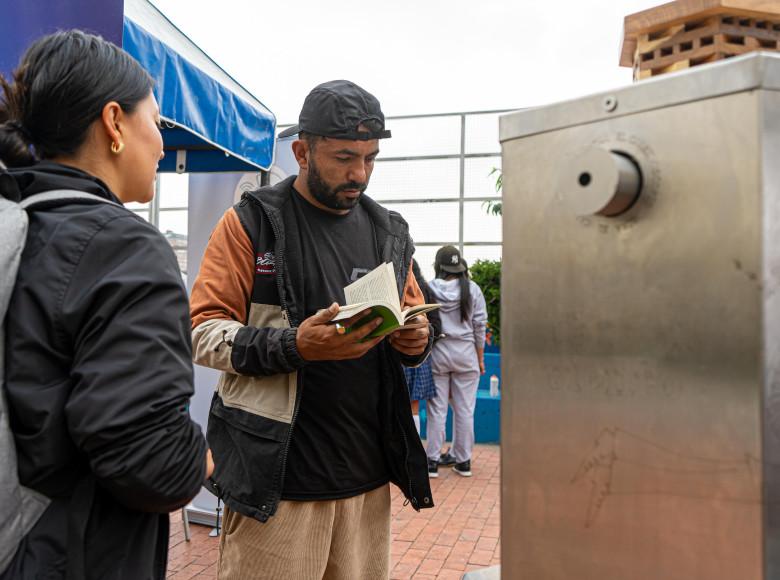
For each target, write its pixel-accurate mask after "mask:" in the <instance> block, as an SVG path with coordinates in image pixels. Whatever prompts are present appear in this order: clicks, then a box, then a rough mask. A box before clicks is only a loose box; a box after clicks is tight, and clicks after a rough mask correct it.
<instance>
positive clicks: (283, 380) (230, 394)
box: [217, 373, 298, 423]
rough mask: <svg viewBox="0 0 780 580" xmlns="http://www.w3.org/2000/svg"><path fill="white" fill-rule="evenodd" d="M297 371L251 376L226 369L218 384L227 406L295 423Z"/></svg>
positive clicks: (220, 394) (219, 391)
mask: <svg viewBox="0 0 780 580" xmlns="http://www.w3.org/2000/svg"><path fill="white" fill-rule="evenodd" d="M297 374H298V373H289V374H281V375H270V376H267V377H250V376H245V375H235V374H232V373H222V376H221V377H220V378H219V383H218V384H217V392H218V393H219V396H220V397H221V398H222V402H223V404H224V405H225V407H232V408H235V409H241V410H243V411H246V412H247V413H251V414H253V415H259V416H260V417H265V418H267V419H273V420H275V421H282V422H284V423H291V422H292V415H293V408H294V407H295V390H296V388H297V387H296V385H297Z"/></svg>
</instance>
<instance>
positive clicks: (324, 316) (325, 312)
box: [313, 302, 339, 324]
mask: <svg viewBox="0 0 780 580" xmlns="http://www.w3.org/2000/svg"><path fill="white" fill-rule="evenodd" d="M338 313H339V305H338V302H334V303H333V304H331V305H330V306H328V307H327V308H323V309H322V310H320V311H319V312H317V314H315V315H314V317H313V318H314V319H315V320H316V321H317V322H319V323H320V324H325V323H326V322H330V321H331V320H333V317H334V316H336V315H337V314H338Z"/></svg>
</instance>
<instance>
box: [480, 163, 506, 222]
mask: <svg viewBox="0 0 780 580" xmlns="http://www.w3.org/2000/svg"><path fill="white" fill-rule="evenodd" d="M496 174H498V175H496ZM493 175H496V178H495V179H496V184H495V186H496V193H501V189H502V188H503V186H504V174H503V173H501V170H500V169H499V168H498V167H494V168H493V169H492V170H491V171H490V173H488V177H492V176H493ZM483 206H484V207H485V211H487V212H488V213H489V214H492V215H502V212H503V208H502V206H501V202H500V201H486V202H485V203H484V204H483Z"/></svg>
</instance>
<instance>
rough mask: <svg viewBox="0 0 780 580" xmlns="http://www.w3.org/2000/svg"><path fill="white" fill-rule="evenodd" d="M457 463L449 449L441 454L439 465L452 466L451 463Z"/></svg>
mask: <svg viewBox="0 0 780 580" xmlns="http://www.w3.org/2000/svg"><path fill="white" fill-rule="evenodd" d="M456 463H457V461H455V458H454V457H453V456H452V455H450V452H449V451H447V453H442V454H441V455H440V456H439V465H447V466H450V465H455V464H456Z"/></svg>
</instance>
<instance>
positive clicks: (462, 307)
mask: <svg viewBox="0 0 780 580" xmlns="http://www.w3.org/2000/svg"><path fill="white" fill-rule="evenodd" d="M433 267H434V270H435V272H436V279H435V280H432V281H431V282H430V283H429V286H430V289H431V293H432V294H433V296H432V297H433V298H434V299H435V301H436V302H438V303H439V304H441V309H440V313H441V324H442V329H441V331H442V335H443V338H441V339H440V340H438V341H436V343H435V344H434V346H433V352H432V353H431V361H432V366H433V380H434V382H435V383H436V396H435V397H434V398H433V399H429V400H428V402H427V414H428V442H427V448H426V450H427V454H428V475H429V477H438V475H439V474H438V462H439V453H440V452H441V448H442V444H443V443H444V424H445V421H446V420H447V404H448V402H449V400H450V399H452V412H453V419H454V421H453V426H452V427H453V429H452V432H453V441H452V449H451V453H452V454H453V455H454V456H455V466H454V467H453V469H454V470H455V472H456V473H458V474H460V475H462V476H464V477H470V476H471V452H472V449H473V448H474V407H475V406H476V404H477V386H478V385H479V375H480V374H484V372H485V362H484V352H485V327H486V325H487V309H486V308H485V297H484V296H483V295H482V290H480V288H479V286H477V285H476V284H475V283H474V282H472V281H471V280H470V279H469V274H468V267H467V266H466V262H465V261H464V260H463V258H461V255H460V252H459V251H458V249H457V248H455V247H454V246H444V247H443V248H440V249H439V251H438V252H436V260H435V263H434V266H433Z"/></svg>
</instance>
